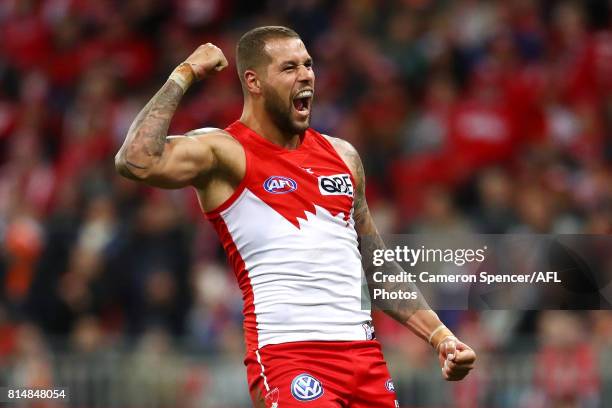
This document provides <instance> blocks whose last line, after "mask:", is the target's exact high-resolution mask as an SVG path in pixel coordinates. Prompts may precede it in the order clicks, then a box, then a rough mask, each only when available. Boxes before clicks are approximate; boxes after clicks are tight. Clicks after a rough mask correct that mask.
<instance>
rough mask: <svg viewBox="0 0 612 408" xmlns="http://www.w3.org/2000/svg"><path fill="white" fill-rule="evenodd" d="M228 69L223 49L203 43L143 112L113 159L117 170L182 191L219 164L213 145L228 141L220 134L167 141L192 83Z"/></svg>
mask: <svg viewBox="0 0 612 408" xmlns="http://www.w3.org/2000/svg"><path fill="white" fill-rule="evenodd" d="M225 66H227V61H226V60H225V57H224V56H223V53H222V52H221V50H220V49H219V48H217V47H215V46H214V45H212V44H205V45H201V46H200V47H198V49H196V51H195V52H194V53H193V54H191V55H190V56H189V58H187V60H185V62H184V63H182V64H180V65H179V66H178V67H177V68H176V69H175V70H174V72H173V73H172V75H170V78H169V79H168V81H166V83H165V84H164V85H163V86H162V88H161V89H160V90H159V91H158V92H157V93H156V94H155V96H154V97H153V98H151V100H150V101H149V102H148V103H147V105H146V106H145V107H144V108H143V109H142V110H141V111H140V113H139V114H138V116H136V119H134V122H133V123H132V125H131V126H130V129H129V131H128V134H127V137H126V139H125V141H124V143H123V146H121V149H120V150H119V152H118V153H117V155H116V156H115V166H116V168H117V171H118V172H119V173H120V174H121V175H122V176H124V177H127V178H130V179H133V180H138V181H144V182H146V183H148V184H151V185H154V186H157V187H165V188H178V187H184V186H187V185H190V184H194V183H197V179H198V177H199V176H200V175H202V174H204V173H206V172H207V171H209V170H211V169H212V168H213V167H214V166H215V164H216V156H215V150H214V145H215V142H218V140H219V139H222V138H224V137H229V136H227V135H225V134H224V132H222V131H220V130H217V131H212V132H207V133H209V134H207V135H206V137H203V135H202V133H204V132H199V133H192V134H187V135H186V136H189V137H181V136H174V137H173V136H170V137H167V136H166V135H167V132H168V128H169V126H170V120H171V119H172V116H173V115H174V112H175V111H176V108H177V106H178V104H179V102H180V100H181V98H182V96H183V94H184V92H185V91H186V90H187V88H188V87H189V85H190V84H191V83H192V82H193V81H194V80H197V79H200V78H201V77H203V76H204V75H205V74H206V73H208V72H210V71H212V70H217V71H218V70H220V69H223V68H224V67H225Z"/></svg>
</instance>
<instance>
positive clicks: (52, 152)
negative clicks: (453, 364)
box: [0, 0, 612, 408]
mask: <svg viewBox="0 0 612 408" xmlns="http://www.w3.org/2000/svg"><path fill="white" fill-rule="evenodd" d="M267 24H284V25H288V26H290V27H292V28H294V29H295V30H296V31H297V32H298V33H299V34H300V35H301V36H302V37H303V39H304V41H305V43H306V45H307V47H308V48H309V51H310V53H311V54H312V55H313V57H314V61H315V65H314V67H315V72H316V75H317V82H316V95H315V105H314V113H313V127H315V128H317V129H318V130H320V131H322V132H324V133H328V134H331V135H335V136H338V137H342V138H345V139H347V140H349V141H350V142H351V143H353V144H354V145H355V146H356V147H357V149H358V150H359V151H360V153H361V155H362V158H363V160H364V164H365V167H366V173H367V176H368V177H367V178H368V189H367V195H368V200H369V203H370V207H371V209H372V211H373V213H374V216H375V218H376V221H377V224H378V226H379V229H380V230H381V232H383V233H433V232H438V233H449V232H462V233H469V232H476V233H580V234H582V233H584V234H609V233H610V232H611V231H612V177H611V176H612V175H611V169H612V167H611V160H612V139H611V137H610V136H611V132H612V30H611V28H612V3H611V2H609V1H606V0H602V1H595V0H588V1H580V2H578V1H574V2H572V1H552V0H551V1H535V0H515V1H501V0H496V1H493V0H491V1H478V0H457V1H436V0H394V1H380V0H378V1H377V0H357V1H348V0H347V1H337V2H336V1H323V0H300V1H296V0H283V1H280V0H268V1H261V2H253V1H244V0H243V1H239V0H226V1H221V0H185V1H180V0H159V1H156V0H122V1H113V0H95V1H94V0H46V1H34V0H3V1H1V2H0V385H10V386H23V387H34V386H42V387H51V386H54V385H55V386H68V387H70V389H71V393H72V395H71V402H70V403H69V404H66V405H63V404H55V403H53V404H52V403H41V404H32V406H37V407H55V406H72V407H196V406H197V407H219V408H221V407H223V408H239V407H248V406H250V401H249V399H248V394H247V388H246V379H245V377H246V374H245V369H244V367H243V365H242V359H243V348H244V346H243V338H242V329H241V324H242V317H241V308H242V301H241V295H240V293H239V290H238V288H237V285H236V284H235V279H234V276H233V274H232V272H231V270H230V269H229V268H228V267H227V265H226V263H225V258H224V256H223V252H222V250H221V247H220V245H219V243H218V241H217V238H216V236H215V234H214V231H213V229H212V228H211V226H210V225H208V223H207V221H206V220H205V219H204V217H203V216H202V214H201V212H200V209H199V207H198V204H197V201H196V198H195V194H194V193H193V191H191V190H189V189H186V190H181V191H161V190H153V189H150V188H146V187H143V186H139V185H137V184H136V183H133V182H130V181H128V180H125V179H122V178H120V177H119V176H118V175H117V174H116V173H115V170H114V166H113V156H114V154H115V152H116V151H117V150H118V148H119V146H120V145H121V143H122V141H123V139H124V136H125V134H126V131H127V129H128V127H129V125H130V123H131V121H132V120H133V118H134V117H135V116H136V114H137V112H138V111H139V109H140V108H141V107H143V106H144V104H145V103H146V101H147V100H148V99H149V98H150V97H151V96H152V95H153V94H154V93H155V92H156V90H157V89H158V88H159V87H160V86H161V85H162V84H163V82H164V81H165V79H166V78H167V76H168V74H169V73H170V72H171V71H172V69H173V68H174V66H175V65H177V64H178V63H179V62H181V61H182V60H183V59H185V58H186V57H187V56H188V55H189V54H190V53H191V51H192V50H193V49H195V48H196V47H197V45H199V44H201V43H203V42H213V43H214V44H216V45H218V46H219V47H220V48H221V49H223V50H224V51H225V53H226V55H227V57H228V59H229V60H230V64H231V69H227V70H225V71H224V72H222V73H221V74H220V75H217V76H215V77H214V78H211V79H208V80H206V81H205V82H204V83H201V84H197V85H196V86H193V87H192V89H190V90H189V92H188V93H187V95H186V97H185V98H184V100H183V102H182V103H181V106H180V109H179V111H178V112H177V114H176V116H175V118H174V120H173V123H172V128H171V132H172V133H175V134H180V133H182V132H186V131H188V130H190V129H194V128H199V127H205V126H216V127H225V126H227V125H228V124H229V123H231V122H232V121H234V120H235V119H237V118H238V117H239V115H240V112H241V106H242V95H241V92H240V88H239V81H238V79H237V77H236V73H235V69H234V65H233V64H232V62H233V57H234V55H233V54H234V45H235V42H236V40H237V39H238V38H239V36H240V35H241V34H242V33H244V32H245V31H246V30H248V29H250V28H252V27H255V26H258V25H267ZM440 314H441V317H442V318H443V320H444V321H445V322H446V323H447V325H448V326H449V327H451V328H452V329H453V330H454V331H455V332H456V333H457V334H458V335H459V337H461V338H462V339H464V340H465V341H466V342H467V343H468V344H470V345H471V346H472V347H474V348H475V349H476V350H477V351H478V353H479V362H478V368H477V369H476V370H475V371H474V372H472V374H470V376H469V377H468V378H467V380H466V381H464V382H462V383H459V384H448V383H444V381H443V380H442V379H441V377H440V375H439V368H438V366H437V363H436V361H435V360H434V356H433V353H432V352H431V351H428V346H427V345H426V344H425V343H424V342H422V341H421V340H419V339H417V338H416V337H415V336H414V335H412V334H411V333H409V331H408V330H406V329H403V328H401V327H400V326H399V325H398V324H396V323H395V322H393V321H391V320H389V319H387V318H386V317H385V316H381V315H376V316H375V318H376V321H377V337H378V338H379V339H380V340H381V342H382V343H383V346H384V350H385V354H386V357H387V360H388V361H389V366H390V368H391V371H392V374H393V378H394V380H395V384H396V388H397V390H398V397H399V400H400V403H401V405H402V407H451V406H452V407H455V406H456V407H529V408H532V407H533V408H539V407H542V408H548V407H563V408H573V407H589V408H591V407H605V406H612V368H611V363H612V314H611V312H609V311H592V312H572V311H565V312H562V311H549V312H516V311H514V312H513V311H496V312H465V311H464V312H442V313H440Z"/></svg>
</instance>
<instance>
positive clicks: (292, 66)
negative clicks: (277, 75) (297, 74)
mask: <svg viewBox="0 0 612 408" xmlns="http://www.w3.org/2000/svg"><path fill="white" fill-rule="evenodd" d="M294 68H295V65H287V66H286V67H284V68H283V71H291V70H293V69H294Z"/></svg>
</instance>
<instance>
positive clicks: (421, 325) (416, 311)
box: [361, 233, 453, 348]
mask: <svg viewBox="0 0 612 408" xmlns="http://www.w3.org/2000/svg"><path fill="white" fill-rule="evenodd" d="M361 245H362V255H363V261H364V273H365V276H366V279H367V281H368V287H369V289H370V294H371V296H372V293H373V290H374V289H376V288H380V289H384V290H385V291H387V292H388V293H400V292H411V293H414V294H416V296H414V297H413V298H410V299H406V298H404V299H400V298H398V299H395V300H393V299H382V300H381V299H374V297H373V296H372V303H373V304H374V305H375V306H376V307H377V308H379V309H381V310H382V311H384V312H385V313H386V314H388V315H389V316H391V317H392V318H393V319H395V320H397V321H398V322H399V323H401V324H402V325H404V326H405V327H407V328H409V329H410V330H411V331H412V332H413V333H415V334H416V335H417V336H419V337H420V338H422V339H423V340H425V341H427V342H429V343H430V344H431V345H432V347H434V348H437V345H438V344H439V343H440V342H441V341H442V340H443V339H444V338H446V337H448V336H452V335H453V333H452V332H451V331H450V330H449V329H448V328H446V326H444V324H443V323H442V321H440V319H439V318H438V315H437V314H436V312H434V311H433V310H431V309H430V307H429V305H428V304H427V301H426V300H425V298H424V297H423V295H422V294H421V292H420V291H419V288H418V287H417V285H416V284H415V283H413V282H386V281H384V280H383V282H380V279H378V280H374V279H373V276H374V273H375V272H382V273H383V275H384V276H391V275H400V274H402V273H403V272H404V270H403V268H402V267H401V266H400V265H399V264H398V263H397V262H388V263H385V264H384V266H381V267H375V266H374V265H373V262H372V254H373V253H374V251H375V250H384V249H386V247H385V245H384V242H383V240H382V238H381V237H380V236H379V235H378V234H377V233H376V234H374V235H373V236H371V237H362V242H361Z"/></svg>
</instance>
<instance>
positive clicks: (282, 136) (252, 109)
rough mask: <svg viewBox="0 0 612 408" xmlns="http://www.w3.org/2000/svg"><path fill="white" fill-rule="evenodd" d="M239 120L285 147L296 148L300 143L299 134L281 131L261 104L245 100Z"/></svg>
mask: <svg viewBox="0 0 612 408" xmlns="http://www.w3.org/2000/svg"><path fill="white" fill-rule="evenodd" d="M240 122H242V123H244V124H245V125H246V126H248V127H249V128H250V129H252V130H253V131H255V132H256V133H257V134H259V135H260V136H261V137H263V138H264V139H267V140H269V141H270V142H272V143H274V144H276V145H279V146H281V147H283V148H285V149H296V148H297V147H298V146H299V145H300V135H299V134H297V133H296V134H287V133H286V132H283V131H281V130H280V129H279V128H278V126H276V124H275V123H274V122H273V121H272V119H271V118H270V115H268V113H267V112H266V110H265V108H264V107H263V105H258V106H255V104H253V103H248V102H245V104H244V107H243V109H242V115H241V116H240Z"/></svg>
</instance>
